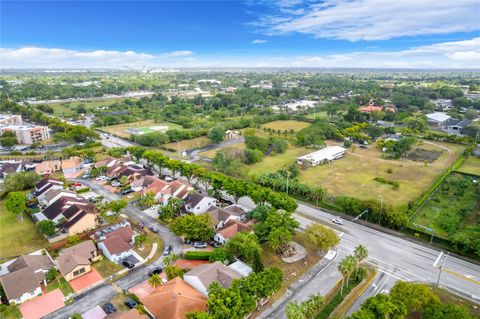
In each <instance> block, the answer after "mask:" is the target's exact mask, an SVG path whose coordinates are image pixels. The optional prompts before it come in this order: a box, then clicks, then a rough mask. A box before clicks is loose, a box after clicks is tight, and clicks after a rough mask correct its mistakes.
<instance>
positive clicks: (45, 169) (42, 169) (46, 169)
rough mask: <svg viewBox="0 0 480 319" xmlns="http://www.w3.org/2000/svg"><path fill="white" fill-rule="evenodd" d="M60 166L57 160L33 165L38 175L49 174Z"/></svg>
mask: <svg viewBox="0 0 480 319" xmlns="http://www.w3.org/2000/svg"><path fill="white" fill-rule="evenodd" d="M61 168H62V164H61V163H60V161H59V160H53V161H43V162H41V163H38V164H37V165H36V166H35V172H37V174H38V175H50V174H52V173H55V172H56V171H59V170H60V169H61Z"/></svg>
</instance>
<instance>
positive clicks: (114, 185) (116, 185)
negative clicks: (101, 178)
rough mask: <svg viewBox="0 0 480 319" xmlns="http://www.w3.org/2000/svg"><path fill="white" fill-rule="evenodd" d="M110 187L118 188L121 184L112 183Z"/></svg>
mask: <svg viewBox="0 0 480 319" xmlns="http://www.w3.org/2000/svg"><path fill="white" fill-rule="evenodd" d="M111 185H112V186H113V187H120V186H122V183H120V182H113V183H112V184H111Z"/></svg>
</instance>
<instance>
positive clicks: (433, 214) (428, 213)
mask: <svg viewBox="0 0 480 319" xmlns="http://www.w3.org/2000/svg"><path fill="white" fill-rule="evenodd" d="M466 179H471V177H468V176H467V175H462V174H456V173H453V174H451V175H450V176H448V177H447V178H446V179H445V180H444V181H443V182H442V184H441V185H440V186H439V187H438V189H437V190H436V192H435V193H434V194H433V196H432V197H430V199H429V200H428V201H427V202H426V203H425V204H424V205H423V207H422V208H421V209H420V211H419V212H418V213H417V215H416V216H415V219H414V223H416V224H420V225H422V226H426V227H429V228H432V229H433V230H434V232H435V235H437V236H440V237H443V238H448V237H449V235H448V233H447V231H445V230H444V229H443V228H442V227H441V222H442V221H443V219H445V217H443V215H442V214H441V213H442V212H446V211H449V212H453V213H455V214H456V215H458V216H462V213H461V212H462V211H464V212H465V217H464V218H462V220H461V221H460V224H459V229H462V228H463V227H465V226H468V225H472V224H474V223H476V222H478V221H480V202H479V200H478V195H477V193H476V190H477V189H478V188H479V185H478V184H475V183H470V186H469V187H468V188H466V189H464V190H459V187H458V186H459V183H461V182H462V181H465V180H466Z"/></svg>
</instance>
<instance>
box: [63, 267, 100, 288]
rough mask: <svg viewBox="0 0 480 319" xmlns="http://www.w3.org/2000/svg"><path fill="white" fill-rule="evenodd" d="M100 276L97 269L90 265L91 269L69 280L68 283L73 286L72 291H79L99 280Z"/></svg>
mask: <svg viewBox="0 0 480 319" xmlns="http://www.w3.org/2000/svg"><path fill="white" fill-rule="evenodd" d="M102 279H103V278H102V276H100V274H99V273H98V271H97V270H96V269H95V268H93V267H92V271H91V272H89V273H87V274H85V275H83V276H81V277H78V278H75V279H73V280H71V281H69V282H68V283H69V284H70V286H72V288H73V291H75V292H77V291H80V290H83V289H85V288H87V287H90V286H91V285H93V284H95V283H97V282H99V281H100V280H102Z"/></svg>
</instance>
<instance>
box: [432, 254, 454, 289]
mask: <svg viewBox="0 0 480 319" xmlns="http://www.w3.org/2000/svg"><path fill="white" fill-rule="evenodd" d="M449 255H450V253H447V254H446V255H444V253H443V251H442V252H440V254H439V255H438V257H437V259H436V260H435V262H434V263H433V267H436V266H437V264H438V262H439V261H440V260H441V259H442V257H443V259H442V264H441V265H440V266H439V267H438V278H437V287H438V286H439V285H440V277H441V276H442V270H443V267H444V265H445V262H446V261H447V258H448V256H449Z"/></svg>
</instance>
